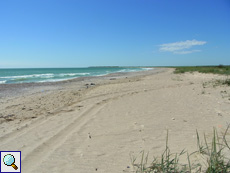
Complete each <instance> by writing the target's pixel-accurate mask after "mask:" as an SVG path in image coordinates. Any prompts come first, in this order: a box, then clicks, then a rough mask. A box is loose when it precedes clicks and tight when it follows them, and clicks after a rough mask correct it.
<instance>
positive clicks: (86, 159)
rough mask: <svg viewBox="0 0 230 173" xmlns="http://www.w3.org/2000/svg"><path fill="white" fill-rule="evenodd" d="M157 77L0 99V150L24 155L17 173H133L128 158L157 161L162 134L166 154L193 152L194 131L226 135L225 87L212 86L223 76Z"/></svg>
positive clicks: (229, 104)
mask: <svg viewBox="0 0 230 173" xmlns="http://www.w3.org/2000/svg"><path fill="white" fill-rule="evenodd" d="M153 71H154V70H153ZM157 72H158V73H155V72H152V73H150V72H148V73H146V74H145V75H139V76H128V77H127V78H126V77H123V78H117V79H116V80H110V79H111V78H110V79H109V78H108V79H103V80H100V81H97V80H96V79H95V80H93V82H94V83H95V84H96V85H92V86H90V87H89V88H88V89H86V86H85V84H86V83H87V81H81V87H79V86H78V83H79V82H77V81H76V82H71V83H69V84H68V83H65V85H63V86H62V87H57V88H55V87H54V88H55V89H53V90H52V87H51V88H49V90H45V91H44V92H34V93H31V92H29V91H28V93H27V92H24V93H23V95H17V96H15V97H13V96H11V97H8V98H7V97H2V98H1V99H0V102H1V104H0V122H1V124H0V150H2V151H3V150H6V151H7V150H13V151H17V150H18V151H22V172H23V173H31V172H33V173H46V172H50V173H58V172H60V173H61V172H68V173H91V172H101V173H119V172H132V171H133V168H132V165H131V161H130V154H131V155H134V156H138V155H139V153H140V152H141V151H142V150H144V151H146V152H149V159H150V160H151V159H152V158H153V156H160V155H161V154H162V152H163V151H164V149H165V141H166V134H167V130H168V131H169V147H170V149H171V151H172V152H180V151H181V150H183V149H186V150H187V151H188V152H193V151H196V150H197V145H196V144H197V141H196V129H197V130H198V132H199V133H200V134H201V136H202V135H203V133H205V134H207V137H208V138H209V139H211V136H212V133H213V127H216V128H217V130H218V131H219V132H223V131H224V130H225V129H226V127H227V123H229V122H230V100H229V99H230V88H229V87H226V86H216V87H213V85H212V81H214V80H216V79H222V78H225V77H224V76H219V75H213V74H200V73H186V74H173V69H157ZM88 83H89V84H90V82H88ZM182 162H185V161H183V160H182Z"/></svg>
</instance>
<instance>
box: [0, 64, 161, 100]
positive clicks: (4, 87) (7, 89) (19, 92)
mask: <svg viewBox="0 0 230 173" xmlns="http://www.w3.org/2000/svg"><path fill="white" fill-rule="evenodd" d="M162 69H164V68H153V69H152V70H147V71H138V72H118V73H111V74H107V75H103V76H87V77H77V78H73V79H67V80H62V81H57V82H41V83H39V82H36V83H34V82H31V83H13V84H0V100H1V99H4V98H6V97H8V98H12V97H15V96H23V95H25V94H26V93H27V94H33V93H36V92H39V90H43V91H47V90H52V89H61V88H63V87H68V85H69V84H72V83H75V84H76V85H78V87H79V89H83V88H84V84H83V83H84V82H85V83H87V82H97V83H100V82H103V81H106V80H108V78H109V79H110V78H116V79H119V78H125V77H133V76H141V75H142V76H144V75H150V74H152V72H153V73H155V72H158V71H161V70H162Z"/></svg>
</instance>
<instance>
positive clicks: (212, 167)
mask: <svg viewBox="0 0 230 173" xmlns="http://www.w3.org/2000/svg"><path fill="white" fill-rule="evenodd" d="M228 129H229V126H228V127H227V129H226V131H225V133H224V134H223V137H222V140H221V139H220V138H219V137H218V134H217V131H216V129H214V131H213V138H212V142H211V143H210V144H209V143H208V142H207V138H206V136H205V135H204V144H202V143H201V142H200V137H199V134H198V132H197V145H198V151H195V152H193V153H192V154H190V155H189V154H188V153H187V152H185V151H184V150H183V151H182V152H181V153H179V154H172V153H171V152H170V149H169V147H168V133H167V138H166V148H165V151H164V152H163V154H162V155H161V157H160V158H158V159H157V158H155V159H154V160H153V161H152V162H151V163H150V164H148V154H147V155H145V154H144V151H142V156H141V161H140V163H136V160H137V158H136V157H131V162H132V165H133V167H134V169H135V170H136V172H137V173H155V172H159V173H171V172H173V173H188V172H197V173H200V172H206V173H217V172H222V173H227V172H230V159H229V158H227V157H226V155H227V156H229V154H230V147H229V145H228V142H227V140H226V134H227V132H228ZM185 154H187V155H186V157H187V160H188V163H187V164H183V165H182V164H180V163H179V158H180V157H181V156H182V155H185ZM194 154H196V155H197V154H199V155H200V156H201V158H202V159H201V160H200V161H199V162H196V163H191V161H190V157H191V156H192V155H194Z"/></svg>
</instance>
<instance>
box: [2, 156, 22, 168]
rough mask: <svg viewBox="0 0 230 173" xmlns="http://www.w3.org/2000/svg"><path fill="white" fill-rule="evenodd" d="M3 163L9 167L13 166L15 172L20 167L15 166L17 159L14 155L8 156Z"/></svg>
mask: <svg viewBox="0 0 230 173" xmlns="http://www.w3.org/2000/svg"><path fill="white" fill-rule="evenodd" d="M3 162H4V164H5V165H7V166H12V167H13V168H14V169H15V170H17V169H18V167H17V166H16V165H15V158H14V156H13V155H12V154H7V155H5V156H4V158H3Z"/></svg>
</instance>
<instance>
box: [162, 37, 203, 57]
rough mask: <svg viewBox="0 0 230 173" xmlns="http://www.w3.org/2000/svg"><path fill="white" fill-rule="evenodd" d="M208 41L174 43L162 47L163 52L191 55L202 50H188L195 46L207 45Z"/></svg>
mask: <svg viewBox="0 0 230 173" xmlns="http://www.w3.org/2000/svg"><path fill="white" fill-rule="evenodd" d="M206 43H207V42H206V41H197V40H186V41H180V42H174V43H167V44H162V45H160V49H159V50H160V51H161V52H172V53H175V54H189V53H193V52H200V51H201V50H187V49H190V48H192V47H193V46H201V45H204V44H206Z"/></svg>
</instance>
